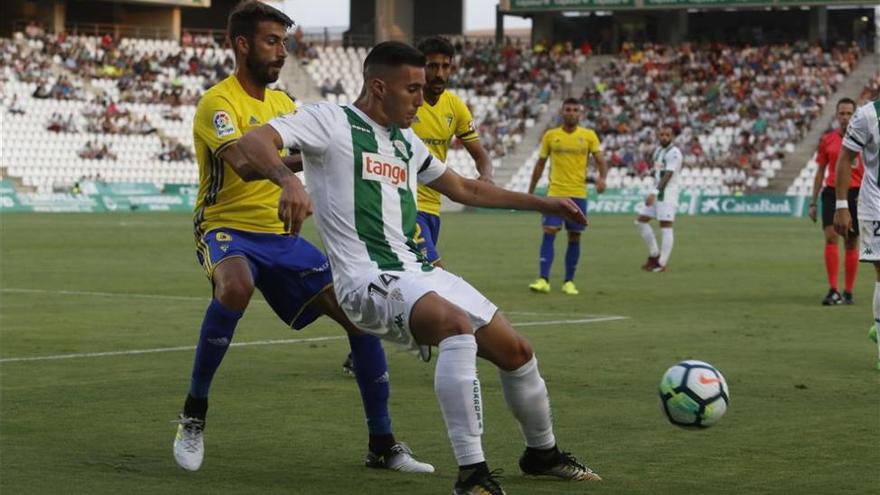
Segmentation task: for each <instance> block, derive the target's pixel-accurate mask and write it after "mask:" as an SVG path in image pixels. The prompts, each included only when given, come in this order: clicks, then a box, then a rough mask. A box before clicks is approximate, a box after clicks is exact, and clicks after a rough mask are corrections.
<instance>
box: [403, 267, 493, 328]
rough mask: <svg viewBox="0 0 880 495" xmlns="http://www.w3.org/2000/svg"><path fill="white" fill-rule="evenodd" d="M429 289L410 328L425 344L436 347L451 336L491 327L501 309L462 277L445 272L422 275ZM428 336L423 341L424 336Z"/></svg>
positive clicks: (411, 317) (417, 307) (412, 316)
mask: <svg viewBox="0 0 880 495" xmlns="http://www.w3.org/2000/svg"><path fill="white" fill-rule="evenodd" d="M421 278H423V280H424V281H425V283H426V285H427V286H428V287H430V289H431V292H430V293H426V296H425V297H424V298H421V299H420V300H419V301H418V302H417V303H416V304H415V305H414V306H413V312H412V314H411V315H410V328H411V329H412V330H413V332H414V335H416V336H417V337H418V338H419V339H420V340H419V341H420V343H422V344H423V345H437V344H438V343H439V342H440V341H441V340H443V339H444V338H446V337H449V336H451V335H458V334H463V333H474V332H475V331H476V330H477V329H479V328H482V327H485V326H486V325H488V324H489V323H490V322H491V321H492V319H493V318H494V316H495V314H496V313H497V312H498V307H497V306H495V305H494V304H492V301H489V300H488V299H487V298H486V297H485V296H483V294H481V293H480V291H478V290H477V289H475V288H474V287H473V286H472V285H471V284H469V283H468V282H467V281H466V280H464V279H463V278H461V277H459V276H457V275H455V274H452V273H450V272H448V271H446V270H441V269H435V270H433V271H431V272H430V273H426V274H422V276H421ZM424 334H429V335H428V339H425V341H423V340H422V338H421V335H424Z"/></svg>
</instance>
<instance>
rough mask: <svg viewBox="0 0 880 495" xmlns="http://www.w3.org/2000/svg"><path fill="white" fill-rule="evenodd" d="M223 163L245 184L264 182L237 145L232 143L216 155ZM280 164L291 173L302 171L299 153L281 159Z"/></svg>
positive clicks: (263, 178) (263, 177)
mask: <svg viewBox="0 0 880 495" xmlns="http://www.w3.org/2000/svg"><path fill="white" fill-rule="evenodd" d="M218 156H219V157H220V158H221V159H222V160H223V161H224V162H226V163H228V164H229V166H230V167H232V170H234V171H235V173H236V174H237V175H238V176H239V177H241V180H243V181H245V182H251V181H255V180H265V179H266V177H265V176H263V175H261V174H260V173H259V172H257V170H256V169H255V168H254V167H252V166H251V164H250V163H248V161H247V159H246V158H245V157H244V155H243V154H242V153H241V151H239V150H238V143H233V144H231V145H229V146H227V147H225V148H223V151H221V152H220V154H219V155H218ZM281 161H282V163H284V166H285V167H287V168H288V169H290V171H291V172H294V173H296V172H300V171H302V154H301V153H292V154H290V155H287V156H283V157H281Z"/></svg>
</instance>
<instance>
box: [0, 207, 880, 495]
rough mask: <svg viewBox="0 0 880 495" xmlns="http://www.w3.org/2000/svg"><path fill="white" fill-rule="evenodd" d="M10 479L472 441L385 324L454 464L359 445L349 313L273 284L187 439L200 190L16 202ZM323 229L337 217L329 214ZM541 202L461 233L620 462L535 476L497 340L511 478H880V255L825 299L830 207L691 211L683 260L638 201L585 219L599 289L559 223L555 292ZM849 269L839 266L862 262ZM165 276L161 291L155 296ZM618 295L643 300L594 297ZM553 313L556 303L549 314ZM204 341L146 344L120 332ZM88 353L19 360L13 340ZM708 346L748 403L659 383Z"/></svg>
mask: <svg viewBox="0 0 880 495" xmlns="http://www.w3.org/2000/svg"><path fill="white" fill-rule="evenodd" d="M0 224H2V232H0V238H2V240H0V242H2V251H0V277H2V280H0V281H2V284H0V286H2V287H0V360H2V361H0V393H2V395H0V492H2V493H4V494H6V493H8V494H30V493H39V494H43V493H46V494H55V493H88V494H98V493H108V494H110V493H113V494H116V493H125V494H141V493H143V494H157V493H163V494H165V493H181V494H192V493H211V494H226V493H230V494H231V493H234V494H242V493H260V494H271V493H278V494H282V493H283V494H291V493H294V494H350V493H357V494H389V493H418V494H422V493H425V494H448V493H449V492H450V491H451V488H452V481H453V477H454V475H455V460H454V458H453V456H452V452H451V448H450V446H449V444H448V441H447V438H446V432H445V428H444V426H443V422H442V418H441V416H440V412H439V409H438V407H437V404H436V401H435V399H434V394H433V385H432V375H433V365H432V364H429V365H425V364H422V363H421V362H419V361H417V360H416V359H414V358H413V357H411V356H409V355H407V354H403V353H400V352H397V351H395V349H394V347H393V346H386V349H387V352H388V356H389V366H390V371H391V379H392V399H391V408H392V414H393V418H394V427H395V432H396V434H397V436H398V438H400V439H402V440H404V441H406V442H408V443H409V444H410V446H411V447H412V448H413V449H414V450H415V452H416V453H417V455H418V456H419V457H420V458H422V459H424V460H426V461H430V462H432V463H434V464H435V465H436V466H437V469H438V472H437V473H436V474H434V475H406V474H399V473H388V472H376V471H373V470H368V469H366V468H364V467H363V466H362V464H361V462H362V457H363V455H364V453H365V450H366V432H365V426H364V422H363V415H362V410H361V406H360V400H359V397H358V394H357V387H356V384H355V382H354V380H352V379H351V378H347V377H344V376H342V374H341V372H340V364H341V362H342V360H343V358H344V356H345V354H346V352H347V343H346V341H345V340H344V338H342V332H341V330H339V329H338V328H337V327H335V326H334V325H333V324H331V323H330V322H329V321H324V320H320V321H319V322H317V323H316V324H314V325H312V326H311V327H309V328H307V329H306V330H305V331H303V332H293V331H291V330H289V329H286V328H285V326H284V325H283V324H282V323H280V322H279V321H278V320H277V319H276V318H275V317H274V315H273V314H272V313H271V311H270V310H269V308H268V307H267V306H266V305H265V304H264V303H263V302H262V301H259V300H257V301H255V302H254V303H253V304H252V306H251V308H250V309H249V311H248V312H247V314H246V315H245V317H244V318H243V319H242V321H241V323H240V325H239V327H238V331H237V333H236V338H235V342H237V343H241V342H257V341H266V340H273V339H275V340H284V339H316V338H320V337H329V339H326V340H312V341H303V342H299V343H276V344H272V345H260V346H242V347H233V348H232V349H230V351H229V353H228V354H227V357H226V360H225V362H224V364H223V366H222V367H221V369H220V371H219V372H218V375H217V377H216V379H215V380H214V385H213V388H212V395H211V410H210V413H209V417H208V428H207V430H206V460H205V464H204V466H203V468H202V470H201V471H199V472H197V473H187V472H184V471H182V470H180V469H179V468H177V467H176V465H175V464H174V461H173V459H172V456H171V442H172V438H173V433H174V425H172V424H171V422H170V421H171V420H172V419H174V418H175V415H176V413H177V411H178V409H179V408H180V406H181V403H182V399H183V397H184V394H185V392H186V389H187V385H188V379H189V373H190V367H191V364H192V359H193V352H192V350H189V349H187V347H189V346H193V345H194V344H195V341H196V338H197V334H198V328H199V324H200V322H201V318H202V315H203V312H204V309H205V307H206V306H207V303H208V297H209V284H208V282H207V281H206V280H205V278H204V276H203V274H202V271H201V268H200V267H198V265H197V263H196V259H195V255H194V247H193V241H192V234H191V227H190V222H189V216H188V215H185V214H92V215H77V214H55V215H43V214H21V215H19V214H5V215H3V216H2V217H0ZM305 236H306V237H307V238H309V239H311V240H317V235H316V233H315V231H314V227H313V225H312V224H311V223H310V224H309V226H308V227H307V229H306V231H305ZM539 241H540V228H539V225H538V218H537V216H536V215H528V214H509V213H487V214H450V215H446V216H444V226H443V235H442V238H441V242H440V251H441V253H442V254H443V257H444V260H445V263H446V264H447V266H448V267H449V268H450V269H451V270H452V271H453V272H455V273H457V274H459V275H462V276H464V277H465V278H466V279H468V280H469V281H471V283H472V284H473V285H475V286H476V287H477V288H478V289H480V290H481V291H483V292H484V293H485V294H486V295H487V296H488V297H489V298H490V299H492V300H493V301H495V302H496V303H497V304H498V305H499V306H500V307H501V308H502V310H503V311H505V312H506V313H508V315H509V317H510V319H511V320H512V321H514V322H516V323H520V324H523V326H521V327H520V328H521V331H522V333H524V334H525V335H527V336H528V337H529V339H530V340H531V342H532V343H533V345H534V347H535V348H536V350H537V356H538V359H539V361H540V363H541V369H542V372H543V375H544V377H545V379H546V380H547V383H548V386H549V389H550V394H551V401H552V405H553V412H554V417H555V425H556V434H557V437H558V439H559V442H560V446H561V447H562V448H564V449H566V450H570V451H572V452H573V453H575V455H577V456H578V457H580V458H581V459H582V460H584V461H585V462H586V463H587V464H588V465H589V466H591V467H593V468H594V469H595V470H596V471H597V472H599V473H600V474H601V475H602V476H603V477H604V478H605V481H604V482H603V483H601V484H591V485H583V484H568V483H563V482H554V481H541V480H534V479H529V478H525V477H523V476H522V475H520V474H519V471H518V468H517V464H516V461H517V458H518V456H519V454H520V452H521V449H522V442H521V440H520V436H519V432H518V429H517V426H516V424H515V422H514V421H513V419H512V418H511V416H510V414H509V413H508V412H507V410H506V408H505V407H504V402H503V399H502V396H501V390H500V386H499V383H498V378H497V374H496V373H495V371H494V370H493V369H492V367H491V366H489V365H487V363H481V364H480V373H481V379H482V383H483V398H484V403H485V408H486V428H485V434H484V437H483V440H484V447H485V450H486V454H487V456H488V460H489V462H490V466H491V467H493V468H502V469H504V470H505V475H504V478H503V479H502V481H503V484H504V487H505V489H506V490H507V491H508V493H510V494H566V493H572V494H574V493H591V494H597V495H598V494H641V493H644V494H666V493H671V494H696V493H713V494H745V493H748V494H758V493H780V494H826V493H827V494H844V493H853V494H864V493H873V492H874V491H875V490H876V489H877V487H878V486H880V472H878V464H877V459H878V458H880V441H878V438H880V421H878V417H880V415H878V411H880V407H878V406H880V394H878V383H880V381H878V378H880V372H878V371H877V370H876V369H875V363H876V359H877V349H876V347H875V346H874V345H873V344H872V343H871V342H870V341H869V340H868V339H867V338H866V332H867V329H868V326H869V324H870V322H871V296H872V290H873V283H874V274H873V270H872V269H871V268H870V267H869V266H866V265H862V267H861V271H860V275H859V279H858V283H857V287H856V291H855V296H856V305H855V306H851V307H844V306H838V307H831V308H828V307H821V306H820V305H819V301H820V300H821V298H822V296H823V295H824V292H825V291H826V287H825V285H826V284H825V277H824V268H823V266H822V251H821V246H822V236H821V232H820V229H819V228H818V227H816V226H814V225H813V224H811V223H809V221H808V220H804V219H797V220H795V219H758V218H724V219H721V218H711V217H698V218H681V219H680V220H679V222H678V224H677V229H676V239H675V243H676V244H675V251H674V253H673V257H672V261H671V263H670V271H669V272H668V273H664V274H647V273H643V272H641V271H640V270H639V266H640V265H641V264H642V262H643V261H644V258H645V249H644V246H643V244H642V241H641V239H640V238H639V237H638V235H637V234H636V232H635V229H634V228H633V225H632V218H629V217H624V216H596V217H594V218H593V226H592V227H591V229H590V230H589V232H588V233H586V234H585V236H584V242H583V253H584V254H583V257H582V260H581V265H580V269H579V271H578V274H577V278H576V282H577V284H578V287H579V288H580V290H581V295H580V296H578V297H567V296H563V295H562V294H561V293H559V292H558V289H559V286H560V284H561V280H560V277H561V271H562V263H563V260H564V241H563V239H562V238H559V239H557V245H556V260H557V262H556V265H555V266H554V275H553V279H552V280H551V282H552V284H553V292H552V293H551V294H549V295H535V294H531V293H529V291H528V290H527V289H526V286H527V284H528V283H529V282H531V281H532V280H533V279H534V277H535V275H536V271H537V252H538V244H539ZM841 281H842V276H841ZM152 296H155V297H152ZM597 315H600V316H620V317H625V319H616V320H614V319H609V320H604V321H581V322H577V320H590V319H593V318H597ZM551 322H556V323H551ZM169 348H184V349H183V350H168V351H167V352H155V353H143V354H131V353H128V354H110V355H103V356H101V355H98V356H94V355H91V354H90V353H119V352H123V351H133V350H144V349H147V350H149V349H164V350H167V349H169ZM84 353H85V354H90V355H89V356H84V357H78V358H71V359H54V360H32V361H16V360H13V359H15V358H22V357H39V356H58V355H67V354H84ZM686 358H694V359H701V360H705V361H708V362H710V363H712V364H714V365H715V366H717V367H718V368H719V369H720V370H721V371H722V372H723V373H724V374H725V376H726V377H727V379H728V382H729V385H730V391H731V405H730V409H729V411H728V412H727V415H726V416H725V417H724V418H723V419H722V420H721V422H720V423H719V424H718V425H717V426H715V427H712V428H710V429H707V430H703V431H685V430H680V429H678V428H676V427H674V426H672V425H670V424H668V423H667V422H666V420H665V418H664V417H663V416H662V414H661V412H660V408H659V402H658V398H657V385H658V382H659V380H660V376H661V374H662V373H663V371H664V370H665V369H666V368H667V367H669V366H671V365H672V364H674V363H675V362H677V361H679V360H682V359H686Z"/></svg>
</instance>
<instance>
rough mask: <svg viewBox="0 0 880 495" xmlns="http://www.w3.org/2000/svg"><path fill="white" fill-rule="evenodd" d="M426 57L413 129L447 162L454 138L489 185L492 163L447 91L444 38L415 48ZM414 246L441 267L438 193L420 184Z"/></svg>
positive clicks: (448, 60) (448, 53)
mask: <svg viewBox="0 0 880 495" xmlns="http://www.w3.org/2000/svg"><path fill="white" fill-rule="evenodd" d="M418 49H419V51H421V52H422V53H424V54H425V58H426V64H425V81H426V84H425V86H424V87H423V90H422V94H423V95H424V104H423V105H422V106H421V107H419V110H418V112H417V113H416V120H415V121H414V122H413V125H412V128H413V131H415V133H416V135H417V136H419V138H421V139H422V141H424V143H425V144H426V145H427V146H428V150H429V151H430V152H431V154H432V155H434V156H435V157H437V158H438V159H440V160H441V161H443V162H445V161H446V153H447V151H448V150H449V143H450V141H451V140H452V138H453V136H455V137H457V138H458V139H459V140H461V143H462V145H464V148H465V149H466V150H467V152H468V153H469V154H470V155H471V157H472V158H473V159H474V162H475V163H476V166H477V172H478V173H479V174H480V176H479V180H482V181H485V182H492V161H491V160H490V159H489V155H488V154H487V153H486V150H484V149H483V147H482V146H481V145H480V136H479V135H478V134H477V129H476V124H475V123H474V118H473V116H472V115H471V112H470V110H468V108H467V106H466V105H465V104H464V102H463V101H461V99H460V98H459V97H458V96H456V95H455V94H453V93H451V92H450V91H448V90H447V89H446V83H447V81H448V80H449V76H450V74H451V73H452V62H453V58H454V57H455V49H454V48H453V46H452V44H451V43H450V42H449V40H447V39H446V38H442V37H439V36H438V37H432V38H427V39H425V40H423V41H422V42H421V43H419V45H418ZM416 222H417V223H416V229H417V230H416V239H415V241H416V243H417V245H418V248H419V250H420V251H421V252H422V254H424V255H425V257H426V258H427V259H428V261H430V262H431V263H432V264H434V265H437V266H442V265H441V264H440V255H439V254H438V253H437V243H438V242H439V241H440V193H439V192H437V191H435V190H433V189H431V188H430V187H428V186H425V185H419V190H418V216H417V217H416Z"/></svg>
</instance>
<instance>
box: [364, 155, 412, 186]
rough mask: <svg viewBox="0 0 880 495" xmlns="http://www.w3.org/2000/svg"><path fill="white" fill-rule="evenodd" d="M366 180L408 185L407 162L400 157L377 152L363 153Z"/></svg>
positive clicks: (393, 184) (390, 184) (392, 184)
mask: <svg viewBox="0 0 880 495" xmlns="http://www.w3.org/2000/svg"><path fill="white" fill-rule="evenodd" d="M361 162H363V170H362V172H361V173H362V177H363V178H364V180H375V181H378V182H383V183H385V184H388V185H389V186H394V187H398V188H399V187H406V172H407V170H406V163H405V162H404V161H403V160H401V159H399V158H392V157H389V156H382V155H379V154H376V153H366V152H364V153H363V154H361Z"/></svg>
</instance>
